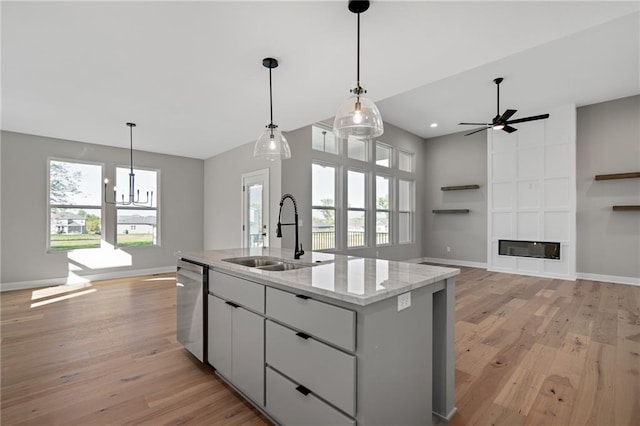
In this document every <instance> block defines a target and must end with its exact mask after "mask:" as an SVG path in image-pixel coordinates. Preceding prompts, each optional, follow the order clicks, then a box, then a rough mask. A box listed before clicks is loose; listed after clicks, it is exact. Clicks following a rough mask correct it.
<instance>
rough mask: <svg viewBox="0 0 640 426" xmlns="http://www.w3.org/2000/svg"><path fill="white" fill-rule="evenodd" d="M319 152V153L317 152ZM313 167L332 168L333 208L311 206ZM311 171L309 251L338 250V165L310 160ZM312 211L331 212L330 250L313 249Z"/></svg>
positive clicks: (339, 202)
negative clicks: (331, 235)
mask: <svg viewBox="0 0 640 426" xmlns="http://www.w3.org/2000/svg"><path fill="white" fill-rule="evenodd" d="M318 152H321V151H318ZM314 165H318V166H321V167H331V168H333V206H318V205H315V204H313V166H314ZM311 170H312V175H311V179H312V182H311V192H312V193H311V222H312V223H311V226H310V228H311V249H312V250H313V251H331V250H339V247H340V238H338V236H339V235H341V234H340V227H339V217H340V216H339V211H340V207H339V206H340V205H341V204H342V203H341V201H340V200H341V197H340V191H339V188H340V187H341V186H342V184H341V182H340V181H339V176H340V173H339V172H340V166H339V165H338V164H334V163H329V162H326V161H318V160H312V161H311ZM314 210H333V222H334V223H333V226H334V231H333V247H331V248H326V249H316V248H314V247H313V211H314Z"/></svg>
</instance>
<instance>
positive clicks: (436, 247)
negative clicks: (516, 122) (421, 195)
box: [422, 130, 487, 264]
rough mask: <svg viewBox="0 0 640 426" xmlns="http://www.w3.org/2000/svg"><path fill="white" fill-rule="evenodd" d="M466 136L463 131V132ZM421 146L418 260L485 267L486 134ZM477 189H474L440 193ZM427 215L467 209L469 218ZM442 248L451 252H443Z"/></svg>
mask: <svg viewBox="0 0 640 426" xmlns="http://www.w3.org/2000/svg"><path fill="white" fill-rule="evenodd" d="M466 132H468V130H467V131H466ZM466 132H462V133H455V134H452V135H446V136H440V137H437V138H430V139H427V140H426V150H425V155H424V157H423V158H424V169H425V185H424V188H425V214H424V234H423V235H424V238H423V241H424V242H423V248H422V253H423V257H430V258H436V259H455V260H459V261H463V262H479V263H482V264H485V263H486V261H487V134H486V132H479V133H476V134H474V135H471V136H464V133H466ZM471 184H478V185H480V189H473V190H463V191H442V190H441V189H440V188H441V187H443V186H455V185H471ZM433 209H470V210H471V211H470V212H469V214H433V213H431V210H433ZM447 247H451V251H450V252H447Z"/></svg>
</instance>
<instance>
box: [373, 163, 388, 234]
mask: <svg viewBox="0 0 640 426" xmlns="http://www.w3.org/2000/svg"><path fill="white" fill-rule="evenodd" d="M390 181H391V178H390V177H389V176H382V175H377V176H376V244H377V245H383V244H389V243H390V242H391V240H390V238H389V234H390V229H391V214H390V210H389V205H390V204H389V200H390V197H389V188H390Z"/></svg>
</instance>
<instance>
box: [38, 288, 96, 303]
mask: <svg viewBox="0 0 640 426" xmlns="http://www.w3.org/2000/svg"><path fill="white" fill-rule="evenodd" d="M96 291H98V290H96V289H95V288H91V289H89V290H85V291H79V292H77V293H71V294H65V295H64V296H60V297H54V298H52V299H47V300H42V301H40V302H35V303H32V304H31V308H37V307H38V306H44V305H49V304H51V303H55V302H60V301H62V300H67V299H73V298H74V297H78V296H84V295H85V294H90V293H95V292H96Z"/></svg>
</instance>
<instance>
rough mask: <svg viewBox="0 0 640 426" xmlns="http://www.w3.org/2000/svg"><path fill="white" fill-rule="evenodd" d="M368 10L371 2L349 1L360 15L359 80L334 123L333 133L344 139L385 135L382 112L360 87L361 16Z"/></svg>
mask: <svg viewBox="0 0 640 426" xmlns="http://www.w3.org/2000/svg"><path fill="white" fill-rule="evenodd" d="M367 9H369V1H359V0H350V1H349V10H350V11H351V12H353V13H355V14H356V15H358V50H357V80H356V84H355V86H354V87H353V88H352V89H351V90H350V92H351V96H350V97H349V98H348V99H347V100H346V101H344V102H343V103H342V105H340V108H339V109H338V112H337V113H336V117H335V120H334V122H333V133H334V134H335V135H336V137H338V138H342V139H347V138H348V137H349V136H356V137H364V138H374V137H377V136H380V135H382V134H383V133H384V124H383V123H382V116H381V115H380V111H379V110H378V107H376V104H374V103H373V102H372V101H371V100H369V99H368V98H367V97H365V94H366V93H367V91H366V90H365V89H364V88H363V87H362V86H361V85H360V14H361V13H362V12H365V11H366V10H367Z"/></svg>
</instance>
